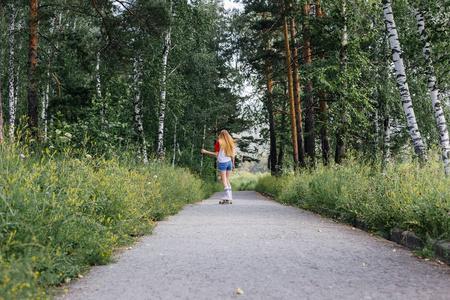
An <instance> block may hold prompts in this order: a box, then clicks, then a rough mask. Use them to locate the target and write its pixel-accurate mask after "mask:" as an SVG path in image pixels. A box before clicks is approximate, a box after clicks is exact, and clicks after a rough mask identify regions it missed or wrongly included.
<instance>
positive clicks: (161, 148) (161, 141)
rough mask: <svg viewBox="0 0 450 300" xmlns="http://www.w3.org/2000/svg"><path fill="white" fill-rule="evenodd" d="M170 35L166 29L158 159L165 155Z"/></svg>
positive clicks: (169, 30) (169, 31)
mask: <svg viewBox="0 0 450 300" xmlns="http://www.w3.org/2000/svg"><path fill="white" fill-rule="evenodd" d="M170 35H171V28H169V29H167V31H166V32H165V35H164V44H163V57H162V74H161V95H160V103H159V118H158V119H159V121H158V122H159V123H158V147H157V150H156V151H157V154H158V158H159V159H161V158H163V157H164V156H165V155H166V149H165V148H164V122H165V117H166V89H167V59H168V57H169V51H170Z"/></svg>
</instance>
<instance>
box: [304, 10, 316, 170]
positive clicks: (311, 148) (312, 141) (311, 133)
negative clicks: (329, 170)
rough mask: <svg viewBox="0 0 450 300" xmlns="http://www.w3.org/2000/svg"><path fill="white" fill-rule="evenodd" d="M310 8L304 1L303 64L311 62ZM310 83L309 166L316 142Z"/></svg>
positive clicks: (307, 101)
mask: <svg viewBox="0 0 450 300" xmlns="http://www.w3.org/2000/svg"><path fill="white" fill-rule="evenodd" d="M310 11H311V8H310V6H309V4H308V2H306V3H305V6H304V7H303V13H304V14H305V17H306V21H305V24H304V25H303V62H304V63H305V64H309V63H311V62H312V59H311V43H310V41H309V28H308V20H309V14H310ZM311 91H312V84H311V80H308V83H307V84H306V86H305V95H306V98H305V109H306V115H305V152H306V159H307V160H308V162H309V166H310V167H312V168H313V167H314V166H315V158H316V142H315V134H314V130H315V123H314V115H315V109H314V95H313V94H312V93H311Z"/></svg>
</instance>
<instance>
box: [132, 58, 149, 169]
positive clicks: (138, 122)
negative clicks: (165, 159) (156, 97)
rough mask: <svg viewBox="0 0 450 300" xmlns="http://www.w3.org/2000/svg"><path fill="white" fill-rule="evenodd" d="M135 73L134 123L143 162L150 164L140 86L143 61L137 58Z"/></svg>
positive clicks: (134, 67)
mask: <svg viewBox="0 0 450 300" xmlns="http://www.w3.org/2000/svg"><path fill="white" fill-rule="evenodd" d="M133 69H134V70H133V71H134V123H135V127H136V133H137V137H138V143H139V144H140V149H141V151H140V156H141V158H142V160H143V162H144V163H145V164H146V163H148V154H147V143H146V142H145V135H144V124H143V116H142V115H143V114H142V108H143V103H142V98H141V95H140V92H141V91H140V85H141V80H142V70H141V59H140V58H135V59H134V64H133Z"/></svg>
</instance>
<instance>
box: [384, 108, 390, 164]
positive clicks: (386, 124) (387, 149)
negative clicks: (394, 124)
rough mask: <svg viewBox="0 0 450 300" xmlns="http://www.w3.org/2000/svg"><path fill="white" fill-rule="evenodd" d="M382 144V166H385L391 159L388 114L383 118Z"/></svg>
mask: <svg viewBox="0 0 450 300" xmlns="http://www.w3.org/2000/svg"><path fill="white" fill-rule="evenodd" d="M383 144H384V164H385V165H386V166H387V165H389V163H390V159H391V118H390V117H389V114H387V115H386V116H385V117H384V131H383Z"/></svg>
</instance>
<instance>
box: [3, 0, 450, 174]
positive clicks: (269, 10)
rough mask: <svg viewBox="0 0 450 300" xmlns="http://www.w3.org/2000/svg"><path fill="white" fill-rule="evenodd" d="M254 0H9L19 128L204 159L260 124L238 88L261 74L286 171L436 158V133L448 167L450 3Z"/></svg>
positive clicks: (7, 48) (11, 89) (12, 120)
mask: <svg viewBox="0 0 450 300" xmlns="http://www.w3.org/2000/svg"><path fill="white" fill-rule="evenodd" d="M243 4H244V6H243V7H244V10H243V11H235V12H234V14H232V15H231V14H229V12H227V11H225V10H224V9H223V6H222V4H221V3H220V2H217V1H139V0H134V1H127V2H125V1H120V0H92V1H88V3H86V2H84V1H64V0H53V1H39V2H38V1H37V0H34V1H24V0H22V1H7V0H3V1H2V2H1V14H2V18H1V20H2V21H1V22H0V27H1V29H2V31H1V32H2V37H1V40H2V41H4V42H3V43H2V44H1V46H0V56H1V60H0V61H1V66H0V69H1V77H0V80H1V81H0V82H1V94H2V97H1V100H2V111H1V112H2V121H4V125H3V131H2V133H3V132H4V133H5V139H8V137H9V139H12V140H13V139H17V138H19V137H20V136H21V135H22V132H23V130H24V129H27V130H28V131H29V132H30V133H31V134H33V135H35V136H36V140H38V141H39V142H41V143H44V144H45V145H46V146H51V147H58V146H59V147H61V146H66V145H69V146H70V147H72V148H83V149H88V150H89V151H90V152H96V153H101V154H105V153H108V152H111V151H114V150H115V149H117V147H121V146H127V147H130V146H131V147H133V148H134V149H136V150H137V151H138V153H139V155H140V158H141V159H142V160H143V161H144V162H145V161H147V160H148V157H159V158H161V157H166V160H167V161H171V162H173V163H174V164H175V163H178V164H181V165H183V166H188V167H190V168H191V169H193V170H196V171H199V172H200V171H201V170H200V169H201V168H202V167H203V163H202V157H201V156H199V155H194V154H195V153H197V152H198V149H199V148H200V147H202V145H210V144H212V139H213V138H214V135H215V134H216V132H217V130H220V129H221V128H228V129H229V130H230V131H231V132H232V133H234V134H236V133H239V132H241V131H244V130H245V129H246V128H248V127H249V126H250V125H252V124H251V123H250V122H249V121H248V120H244V119H243V118H242V115H243V114H242V110H241V108H242V101H243V99H242V98H241V97H240V96H238V95H236V94H235V93H233V91H235V90H236V89H235V87H236V85H240V84H242V79H243V78H247V79H248V78H251V79H255V78H256V80H254V81H255V82H254V84H255V85H256V87H257V94H258V96H260V100H261V102H262V103H263V111H262V113H260V112H258V113H257V114H255V115H256V118H255V119H256V121H257V122H258V121H259V122H260V124H263V128H264V130H263V131H262V134H263V141H264V142H267V144H269V145H270V146H269V149H270V151H269V152H270V154H269V167H270V170H271V172H272V173H273V174H275V173H279V172H281V171H282V170H283V169H290V168H297V167H300V168H305V167H314V166H315V165H316V164H317V163H318V162H321V163H323V164H325V165H326V164H329V163H330V162H331V161H334V162H336V163H338V164H339V163H342V162H343V161H344V160H345V157H346V155H347V153H348V151H356V152H357V153H359V154H360V155H361V156H363V157H364V158H365V159H370V160H382V161H384V162H385V163H386V164H387V163H389V161H390V158H391V156H394V157H395V158H405V157H406V158H409V157H418V158H419V159H420V160H422V161H423V160H426V159H427V155H426V151H427V149H429V148H430V147H432V146H433V145H436V146H439V147H440V148H441V149H442V155H443V161H444V165H445V166H446V171H447V173H448V165H449V161H450V160H449V159H447V157H448V154H447V152H448V151H449V150H450V145H449V141H448V131H447V127H446V121H445V120H446V119H448V117H447V118H445V116H448V105H447V102H448V97H449V92H448V90H449V80H450V79H449V75H448V74H449V72H448V71H449V70H448V65H449V59H450V58H449V56H448V53H447V52H446V49H447V48H448V46H449V45H448V44H449V39H448V35H449V33H448V23H449V15H448V11H449V5H450V4H449V3H448V1H443V0H435V1H414V2H408V1H392V3H391V1H387V0H383V1H381V0H380V1H374V0H371V1H350V0H346V1H334V0H322V1H319V0H316V1H251V0H247V1H244V2H243ZM236 54H237V56H236ZM236 57H237V58H236ZM247 82H248V81H247ZM252 96H254V95H252ZM22 116H27V117H28V120H27V124H28V126H24V125H25V124H24V123H25V122H24V121H21V117H22ZM436 124H437V126H436ZM241 143H242V144H241V146H242V148H243V150H247V149H246V147H247V146H249V143H248V142H246V141H245V140H242V141H241ZM409 144H411V146H408V145H409ZM411 149H414V151H415V154H413V153H412V152H411V151H410V150H411Z"/></svg>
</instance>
